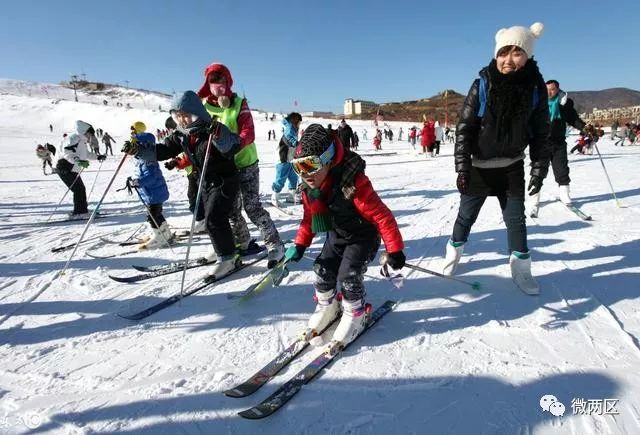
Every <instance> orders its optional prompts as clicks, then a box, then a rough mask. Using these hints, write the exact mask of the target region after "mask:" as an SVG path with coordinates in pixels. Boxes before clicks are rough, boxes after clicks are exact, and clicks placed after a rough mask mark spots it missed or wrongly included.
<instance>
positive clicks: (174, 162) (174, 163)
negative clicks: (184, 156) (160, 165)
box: [164, 159, 178, 170]
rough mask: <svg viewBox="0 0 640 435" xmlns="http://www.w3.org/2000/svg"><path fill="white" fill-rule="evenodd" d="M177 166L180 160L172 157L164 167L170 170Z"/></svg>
mask: <svg viewBox="0 0 640 435" xmlns="http://www.w3.org/2000/svg"><path fill="white" fill-rule="evenodd" d="M176 166H178V161H177V160H176V159H171V160H169V161H167V162H165V163H164V167H165V168H167V169H168V170H172V169H175V168H176Z"/></svg>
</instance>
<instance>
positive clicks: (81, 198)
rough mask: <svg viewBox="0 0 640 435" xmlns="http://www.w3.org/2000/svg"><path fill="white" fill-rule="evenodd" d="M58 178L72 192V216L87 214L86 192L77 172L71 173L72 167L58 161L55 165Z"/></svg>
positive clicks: (64, 161) (65, 162)
mask: <svg viewBox="0 0 640 435" xmlns="http://www.w3.org/2000/svg"><path fill="white" fill-rule="evenodd" d="M56 169H57V170H58V176H59V177H60V179H61V180H62V181H63V182H64V184H66V185H67V187H69V188H70V189H71V191H72V192H73V214H80V213H88V212H89V210H88V209H87V191H86V189H85V187H84V183H83V182H82V178H81V177H80V176H78V173H77V172H72V169H73V165H72V164H71V163H69V162H67V161H66V160H64V159H60V160H58V163H57V164H56Z"/></svg>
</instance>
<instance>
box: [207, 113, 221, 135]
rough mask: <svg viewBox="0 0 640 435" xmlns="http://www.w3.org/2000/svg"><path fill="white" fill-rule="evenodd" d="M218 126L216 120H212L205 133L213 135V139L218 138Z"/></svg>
mask: <svg viewBox="0 0 640 435" xmlns="http://www.w3.org/2000/svg"><path fill="white" fill-rule="evenodd" d="M219 125H220V123H219V122H218V119H217V118H213V119H212V120H211V124H209V126H208V127H207V131H208V132H209V133H213V138H214V139H215V138H216V137H218V126H219Z"/></svg>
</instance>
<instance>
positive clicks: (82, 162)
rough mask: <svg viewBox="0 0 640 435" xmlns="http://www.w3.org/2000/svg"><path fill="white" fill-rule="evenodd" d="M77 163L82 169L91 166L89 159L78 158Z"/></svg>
mask: <svg viewBox="0 0 640 435" xmlns="http://www.w3.org/2000/svg"><path fill="white" fill-rule="evenodd" d="M76 163H77V165H78V166H79V167H81V168H82V169H87V168H88V167H89V160H78V161H77V162H76Z"/></svg>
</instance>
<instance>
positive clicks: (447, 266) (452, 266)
mask: <svg viewBox="0 0 640 435" xmlns="http://www.w3.org/2000/svg"><path fill="white" fill-rule="evenodd" d="M463 252H464V242H454V241H453V240H449V241H448V242H447V250H446V253H445V256H444V263H443V265H442V274H443V275H447V276H451V275H453V274H454V273H455V271H456V268H457V267H458V263H460V258H462V253H463Z"/></svg>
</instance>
